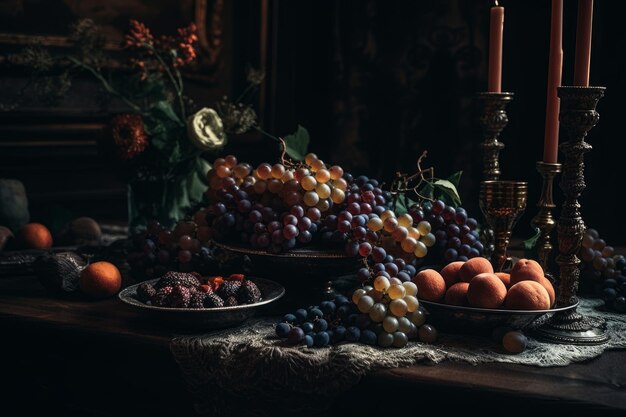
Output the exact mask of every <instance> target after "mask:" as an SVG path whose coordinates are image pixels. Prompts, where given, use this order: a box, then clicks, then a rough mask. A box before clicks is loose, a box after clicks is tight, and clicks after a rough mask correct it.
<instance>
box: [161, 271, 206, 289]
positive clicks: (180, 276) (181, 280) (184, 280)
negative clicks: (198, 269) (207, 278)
mask: <svg viewBox="0 0 626 417" xmlns="http://www.w3.org/2000/svg"><path fill="white" fill-rule="evenodd" d="M200 284H201V282H200V280H199V279H198V278H197V277H196V276H195V275H194V274H189V273H186V272H175V271H169V272H166V273H165V275H163V276H162V277H161V279H159V281H158V282H157V284H156V287H157V288H163V287H174V286H176V285H182V286H184V287H188V288H193V287H197V286H198V285H200Z"/></svg>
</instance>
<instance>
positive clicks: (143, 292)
mask: <svg viewBox="0 0 626 417" xmlns="http://www.w3.org/2000/svg"><path fill="white" fill-rule="evenodd" d="M156 293H157V291H156V289H155V288H154V287H153V286H152V284H150V283H148V282H144V283H143V284H141V285H139V286H138V287H137V295H136V296H135V298H136V299H137V300H139V301H141V302H142V303H147V302H148V301H150V300H152V297H154V296H155V294H156Z"/></svg>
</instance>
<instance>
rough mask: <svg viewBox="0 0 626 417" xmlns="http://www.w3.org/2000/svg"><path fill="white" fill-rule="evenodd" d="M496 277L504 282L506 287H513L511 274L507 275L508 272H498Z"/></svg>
mask: <svg viewBox="0 0 626 417" xmlns="http://www.w3.org/2000/svg"><path fill="white" fill-rule="evenodd" d="M496 276H497V277H498V278H500V280H502V283H503V284H504V286H505V287H507V288H509V287H510V286H511V274H507V273H506V272H496Z"/></svg>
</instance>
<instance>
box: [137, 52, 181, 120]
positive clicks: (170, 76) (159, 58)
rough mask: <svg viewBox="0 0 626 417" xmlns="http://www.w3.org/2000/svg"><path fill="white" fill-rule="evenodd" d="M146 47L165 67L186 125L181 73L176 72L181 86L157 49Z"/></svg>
mask: <svg viewBox="0 0 626 417" xmlns="http://www.w3.org/2000/svg"><path fill="white" fill-rule="evenodd" d="M146 46H147V47H148V48H149V49H150V50H151V51H152V52H153V53H154V56H155V57H156V59H157V60H158V61H159V63H160V64H161V65H163V69H164V70H165V72H166V73H167V76H168V77H169V79H170V81H171V83H172V85H173V86H174V91H176V96H177V97H178V105H179V106H180V115H181V117H182V122H183V123H184V122H185V120H186V119H187V115H186V114H185V103H184V101H183V82H182V79H181V77H180V73H179V72H178V71H176V72H177V75H178V80H179V82H180V85H179V84H178V83H177V82H176V79H175V78H174V74H172V71H171V70H170V67H169V66H168V65H167V64H166V63H165V60H163V58H162V57H161V54H159V52H158V51H157V50H156V48H155V47H154V46H152V45H149V44H146Z"/></svg>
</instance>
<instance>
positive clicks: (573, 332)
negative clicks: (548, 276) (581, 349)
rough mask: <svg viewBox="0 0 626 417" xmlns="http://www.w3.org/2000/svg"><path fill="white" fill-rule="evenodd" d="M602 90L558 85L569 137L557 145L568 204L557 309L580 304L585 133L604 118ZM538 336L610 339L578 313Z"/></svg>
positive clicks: (563, 315) (560, 227)
mask: <svg viewBox="0 0 626 417" xmlns="http://www.w3.org/2000/svg"><path fill="white" fill-rule="evenodd" d="M604 90H605V88H604V87H559V88H558V95H559V98H560V99H561V111H560V114H559V120H560V122H561V126H563V127H564V128H565V130H566V131H567V133H568V137H569V140H568V141H566V142H563V143H561V145H560V146H559V148H560V150H561V152H562V153H563V174H562V175H561V181H560V184H559V185H560V187H561V189H562V190H563V194H564V196H565V200H564V202H563V206H562V209H561V217H560V218H559V221H558V224H557V235H558V241H559V255H558V256H557V258H556V262H557V264H558V265H559V268H560V273H559V280H560V282H559V291H558V295H557V306H558V307H564V306H569V305H573V304H575V303H577V302H578V298H577V297H576V293H577V291H578V281H579V277H580V269H579V267H578V266H579V264H580V259H578V257H577V256H576V254H577V253H578V251H579V250H580V246H581V243H582V239H583V234H584V231H585V223H584V221H583V219H582V216H581V214H580V204H579V202H578V198H579V197H580V195H581V194H582V192H583V190H584V189H585V175H584V171H585V163H584V155H585V153H586V152H589V151H590V150H591V145H590V144H588V143H587V142H585V137H586V136H587V133H588V132H589V131H590V130H591V128H593V127H594V126H595V125H596V123H598V120H599V118H600V115H599V114H598V112H597V111H596V105H597V104H598V101H599V100H600V98H602V96H603V95H604ZM537 335H538V337H542V338H544V339H546V340H550V341H551V342H554V343H564V344H569V343H575V344H601V343H604V342H606V341H607V340H608V337H607V335H606V332H605V329H604V326H603V324H602V323H600V322H598V321H595V320H591V319H589V318H586V317H583V316H582V315H581V314H580V313H578V312H576V309H572V310H568V311H567V312H560V313H556V314H555V315H554V316H553V317H552V319H551V320H550V321H549V322H548V323H546V324H545V325H544V326H542V327H541V328H539V329H538V330H537Z"/></svg>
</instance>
